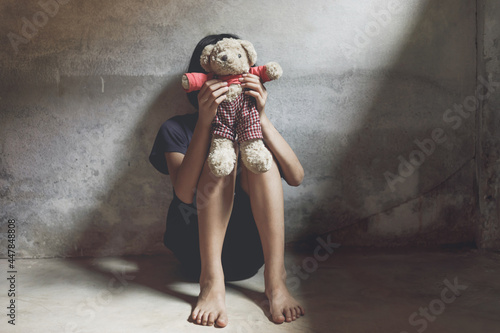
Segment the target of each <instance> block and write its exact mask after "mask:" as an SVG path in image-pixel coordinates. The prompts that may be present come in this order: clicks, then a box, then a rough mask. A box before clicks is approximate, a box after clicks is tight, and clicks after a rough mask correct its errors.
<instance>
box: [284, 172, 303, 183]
mask: <svg viewBox="0 0 500 333" xmlns="http://www.w3.org/2000/svg"><path fill="white" fill-rule="evenodd" d="M303 180H304V170H301V171H300V172H297V173H296V174H294V175H293V176H292V177H290V179H289V180H288V181H287V183H288V185H290V186H295V187H297V186H299V185H300V184H302V181H303Z"/></svg>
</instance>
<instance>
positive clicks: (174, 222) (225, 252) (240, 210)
mask: <svg viewBox="0 0 500 333" xmlns="http://www.w3.org/2000/svg"><path fill="white" fill-rule="evenodd" d="M238 178H239V177H238ZM238 178H237V180H236V181H237V182H238V184H239V181H240V180H239V179H238ZM163 242H164V244H165V246H166V247H167V248H168V249H170V250H171V251H172V252H173V253H174V255H175V257H176V258H177V259H178V260H179V262H180V263H181V266H182V269H183V271H184V272H185V273H186V274H187V275H188V276H189V277H191V278H194V279H196V280H198V279H199V276H200V271H201V260H200V244H199V239H198V214H197V211H196V206H194V205H188V204H185V203H183V202H182V201H180V200H179V199H178V198H177V197H176V196H174V199H173V200H172V203H171V204H170V208H169V210H168V215H167V223H166V230H165V234H164V237H163ZM263 264H264V254H263V251H262V244H261V242H260V237H259V232H258V229H257V225H256V224H255V220H254V218H253V214H252V210H251V207H250V198H249V197H248V195H247V194H246V193H245V191H243V189H242V188H241V186H239V185H237V186H236V193H235V198H234V205H233V212H232V214H231V217H230V219H229V224H228V226H227V231H226V236H225V238H224V244H223V248H222V268H223V270H224V277H225V280H227V281H236V280H243V279H247V278H250V277H252V276H254V275H255V274H256V273H257V271H258V270H259V269H260V268H261V267H262V265H263Z"/></svg>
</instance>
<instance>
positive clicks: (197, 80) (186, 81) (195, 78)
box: [182, 73, 208, 92]
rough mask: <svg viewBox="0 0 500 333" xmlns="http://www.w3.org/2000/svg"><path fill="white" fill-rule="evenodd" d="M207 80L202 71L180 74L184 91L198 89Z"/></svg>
mask: <svg viewBox="0 0 500 333" xmlns="http://www.w3.org/2000/svg"><path fill="white" fill-rule="evenodd" d="M207 80H208V75H207V74H203V73H186V74H184V75H183V76H182V88H184V90H185V91H186V92H192V91H196V90H200V89H201V87H202V86H203V84H204V83H205V82H207Z"/></svg>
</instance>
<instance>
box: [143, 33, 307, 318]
mask: <svg viewBox="0 0 500 333" xmlns="http://www.w3.org/2000/svg"><path fill="white" fill-rule="evenodd" d="M223 38H236V39H239V38H238V37H237V36H234V35H230V34H221V35H211V36H207V37H205V38H204V39H202V40H201V41H200V42H199V43H198V45H197V46H196V48H195V50H194V52H193V55H192V57H191V62H190V65H189V68H188V71H187V72H200V73H205V71H204V70H203V68H202V67H201V65H200V56H201V52H202V50H203V48H204V47H205V46H207V45H209V44H216V43H217V42H218V41H219V40H222V39H223ZM240 81H241V82H242V87H243V88H246V91H245V94H246V95H247V96H248V97H246V98H253V99H255V106H256V107H257V110H258V111H259V114H260V121H261V125H262V132H263V134H264V142H265V144H266V145H267V147H268V148H269V150H270V151H271V152H272V154H273V157H274V161H273V165H272V167H271V170H269V171H268V172H266V173H262V174H254V173H252V172H250V171H248V170H247V169H246V167H245V166H243V164H242V163H241V161H238V162H237V163H238V165H237V167H235V169H234V170H233V172H232V173H231V174H230V175H229V176H226V177H221V178H217V177H215V176H214V175H213V174H212V173H211V172H210V170H209V167H208V165H207V163H206V158H207V152H208V148H209V145H210V129H211V124H212V121H213V119H214V117H215V114H216V112H217V107H218V106H219V104H221V103H224V99H225V94H226V92H227V90H228V87H227V84H226V83H225V82H222V81H219V80H210V81H207V82H206V83H205V84H204V85H203V87H202V89H201V90H200V91H199V92H198V91H196V92H191V93H189V94H188V98H189V100H190V102H191V104H193V106H195V107H196V108H197V109H198V111H197V112H195V113H192V114H185V115H181V116H175V117H173V118H170V119H169V120H167V121H166V122H165V123H164V124H163V125H162V126H161V128H160V131H159V132H158V135H157V137H156V140H155V143H154V146H153V149H152V152H151V155H150V161H151V163H152V164H153V166H155V168H156V169H158V170H159V171H160V172H162V173H165V174H169V175H170V180H171V182H172V185H173V189H174V199H173V200H172V203H171V204H170V208H169V211H168V215H167V223H166V225H167V226H166V231H165V234H164V243H165V245H166V246H167V247H168V248H169V249H170V250H172V252H173V253H174V255H175V256H176V257H177V258H178V259H179V261H180V262H181V264H182V267H183V268H184V269H185V270H186V272H188V273H190V274H192V275H194V276H195V277H196V278H197V279H199V282H200V295H199V297H198V302H197V305H196V307H195V309H194V310H193V312H192V316H191V317H192V319H193V321H195V322H197V323H198V324H202V325H214V324H216V325H217V326H219V327H224V326H226V325H227V323H228V318H227V314H226V308H225V286H224V282H225V281H229V280H241V279H246V278H249V277H251V276H253V275H255V273H256V272H257V271H258V270H259V268H260V267H262V264H263V262H265V268H264V277H265V294H266V296H267V297H268V299H269V301H270V311H271V314H272V317H273V321H274V322H276V323H282V322H283V321H285V320H286V321H288V322H290V321H292V320H295V319H296V318H298V317H299V316H300V315H304V314H305V312H304V309H303V307H302V306H301V305H299V303H298V302H297V301H296V300H295V299H294V298H293V297H292V296H291V295H290V294H289V292H288V290H287V287H286V284H285V279H286V271H285V266H284V207H283V188H282V184H281V176H282V177H283V178H284V179H285V181H286V182H287V183H288V184H290V185H292V186H298V185H300V183H301V182H302V179H303V177H304V170H303V168H302V166H301V164H300V162H299V160H298V159H297V156H296V155H295V153H294V152H293V151H292V149H291V148H290V146H289V145H288V144H287V143H286V141H285V140H284V139H283V137H282V136H281V135H280V134H279V133H278V131H277V130H276V129H275V128H274V126H273V125H272V124H271V122H270V121H269V119H268V118H267V116H266V114H265V102H266V99H267V92H266V90H265V88H264V87H263V85H262V84H261V82H260V80H259V78H258V77H257V76H255V75H251V74H247V75H245V76H244V77H243V78H242V79H240ZM236 148H237V147H236ZM280 175H281V176H280Z"/></svg>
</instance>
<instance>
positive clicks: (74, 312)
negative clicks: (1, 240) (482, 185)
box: [0, 248, 500, 333]
mask: <svg viewBox="0 0 500 333" xmlns="http://www.w3.org/2000/svg"><path fill="white" fill-rule="evenodd" d="M317 258H318V259H319V257H317ZM321 259H326V260H324V261H322V262H319V264H318V261H317V260H316V259H315V258H314V256H312V255H311V256H308V255H307V254H292V253H288V254H287V258H286V263H287V264H286V265H287V270H288V276H289V280H288V282H289V288H290V289H291V290H292V293H293V294H294V295H295V296H296V297H297V298H298V299H299V300H300V301H301V302H302V304H303V305H304V307H305V308H306V311H307V314H306V315H305V316H303V317H301V318H299V319H298V320H296V321H295V322H292V323H283V324H281V325H275V324H273V323H272V322H271V321H270V320H269V319H268V316H269V313H268V311H267V307H266V304H265V298H264V296H263V291H264V284H263V275H262V272H263V270H262V269H261V270H260V271H259V273H258V274H257V275H256V276H254V277H252V278H251V279H248V280H244V281H238V282H228V283H227V290H226V304H227V308H228V316H229V325H228V326H227V327H226V328H225V329H223V331H224V332H237V333H239V332H266V333H267V332H322V333H323V332H342V333H355V332H363V333H364V332H370V333H377V332H384V333H387V332H393V333H401V332H407V333H412V332H424V331H425V332H429V333H431V332H439V333H446V332H453V333H459V332H481V333H487V332H500V254H497V253H485V254H480V253H479V252H478V251H476V250H473V249H448V250H439V251H422V250H420V251H413V250H405V251H403V250H399V249H398V250H393V251H391V252H390V251H376V252H374V251H368V250H352V249H351V250H347V249H342V248H340V249H337V250H336V251H335V252H334V253H332V254H330V255H329V256H328V258H325V257H323V258H321ZM317 264H318V265H317ZM293 265H297V267H302V268H301V269H300V271H298V270H295V273H294V270H293ZM1 267H2V271H3V272H6V271H7V261H6V260H1ZM16 269H17V274H16V291H17V295H16V296H17V298H16V305H17V308H16V311H17V312H16V314H17V317H16V326H15V327H13V326H11V325H8V324H7V319H6V316H5V314H4V315H2V316H1V317H2V318H3V319H2V320H1V323H0V332H57V333H62V332H86V333H87V332H99V333H102V332H120V333H126V332H209V331H210V332H211V331H213V330H221V329H218V328H214V327H202V326H197V325H195V324H193V323H190V322H188V317H189V314H190V312H191V309H192V308H193V306H194V304H195V302H196V296H197V295H198V291H199V289H198V288H199V287H198V285H197V284H196V282H194V281H186V280H184V279H183V278H182V274H181V272H180V271H179V269H178V266H177V263H176V261H175V259H173V258H172V257H171V256H170V255H168V254H167V255H164V256H154V257H123V258H98V259H95V258H94V259H90V258H89V259H19V260H17V261H16ZM5 274H7V273H5ZM2 281H3V282H2V283H1V284H0V285H1V286H2V290H1V294H0V295H1V296H0V304H1V308H2V309H4V310H3V311H2V312H5V311H6V310H5V308H6V306H7V305H8V302H9V299H8V298H7V295H6V294H7V293H6V290H7V289H8V286H7V284H6V283H5V278H2ZM453 285H455V286H453ZM455 295H460V296H459V297H456V296H455ZM419 311H422V312H421V314H418V312H419Z"/></svg>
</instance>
